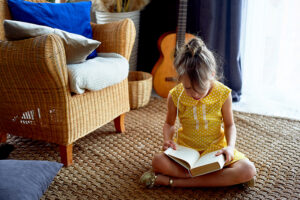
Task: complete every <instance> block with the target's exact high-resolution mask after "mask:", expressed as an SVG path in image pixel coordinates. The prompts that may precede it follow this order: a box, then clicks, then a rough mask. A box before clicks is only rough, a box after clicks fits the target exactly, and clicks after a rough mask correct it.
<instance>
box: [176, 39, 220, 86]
mask: <svg viewBox="0 0 300 200" xmlns="http://www.w3.org/2000/svg"><path fill="white" fill-rule="evenodd" d="M174 66H175V69H176V71H177V75H178V79H179V80H180V79H181V78H182V76H184V75H187V76H188V77H189V79H190V81H191V85H192V88H193V89H194V90H195V85H196V86H198V87H199V88H200V89H201V90H205V89H207V83H208V81H213V80H216V79H218V78H219V77H217V68H218V67H217V63H216V59H215V57H214V54H213V53H212V52H211V51H210V50H209V49H208V48H207V47H206V45H205V44H204V42H203V41H202V40H201V39H200V38H199V37H196V38H193V39H191V40H190V41H189V42H188V43H187V44H185V45H183V46H182V47H181V48H180V49H179V50H178V52H177V54H176V57H175V60H174Z"/></svg>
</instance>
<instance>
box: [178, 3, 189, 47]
mask: <svg viewBox="0 0 300 200" xmlns="http://www.w3.org/2000/svg"><path fill="white" fill-rule="evenodd" d="M187 5H188V0H180V1H179V11H178V20H177V33H176V49H179V48H180V47H182V46H183V45H184V43H185V33H186V19H187Z"/></svg>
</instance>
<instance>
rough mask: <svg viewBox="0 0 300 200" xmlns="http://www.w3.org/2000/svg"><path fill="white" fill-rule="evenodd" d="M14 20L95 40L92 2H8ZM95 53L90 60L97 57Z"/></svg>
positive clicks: (8, 0)
mask: <svg viewBox="0 0 300 200" xmlns="http://www.w3.org/2000/svg"><path fill="white" fill-rule="evenodd" d="M7 3H8V7H9V9H10V12H11V15H12V18H13V19H14V20H18V21H23V22H29V23H33V24H39V25H44V26H49V27H52V28H57V29H61V30H64V31H67V32H70V33H75V34H79V35H82V36H84V37H87V38H89V39H92V38H93V33H92V27H91V24H90V22H91V19H90V12H91V5H92V3H91V2H90V1H84V2H76V3H34V2H28V1H23V0H7ZM96 56H97V53H96V51H93V52H92V53H91V54H90V55H89V56H88V58H93V57H96Z"/></svg>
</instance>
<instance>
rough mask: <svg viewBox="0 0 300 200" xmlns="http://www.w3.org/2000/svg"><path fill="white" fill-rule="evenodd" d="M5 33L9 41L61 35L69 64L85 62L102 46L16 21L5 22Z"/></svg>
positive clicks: (80, 37)
mask: <svg viewBox="0 0 300 200" xmlns="http://www.w3.org/2000/svg"><path fill="white" fill-rule="evenodd" d="M4 31H5V36H6V38H7V39H8V40H21V39H26V38H31V37H36V36H40V35H44V34H57V35H59V36H60V37H61V38H62V40H63V42H64V47H65V50H66V58H67V64H73V63H80V62H84V61H85V60H86V58H87V57H88V55H89V54H90V53H92V51H94V50H95V49H96V48H97V47H98V46H99V45H100V42H98V41H96V40H92V39H88V38H86V37H84V36H81V35H78V34H74V33H69V32H66V31H62V30H60V29H56V28H50V27H48V26H41V25H36V24H32V23H27V22H20V21H15V20H4Z"/></svg>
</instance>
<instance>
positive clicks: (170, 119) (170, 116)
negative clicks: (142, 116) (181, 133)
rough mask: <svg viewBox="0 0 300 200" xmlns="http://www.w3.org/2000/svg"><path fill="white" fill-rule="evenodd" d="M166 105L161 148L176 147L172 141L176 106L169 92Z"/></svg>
mask: <svg viewBox="0 0 300 200" xmlns="http://www.w3.org/2000/svg"><path fill="white" fill-rule="evenodd" d="M167 105H168V111H167V117H166V121H165V124H164V127H163V136H164V144H163V150H166V149H168V148H169V147H172V148H173V149H176V146H175V143H174V142H173V140H172V138H173V135H174V133H175V121H176V116H177V108H176V106H175V105H174V103H173V99H172V96H171V94H169V95H168V99H167Z"/></svg>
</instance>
